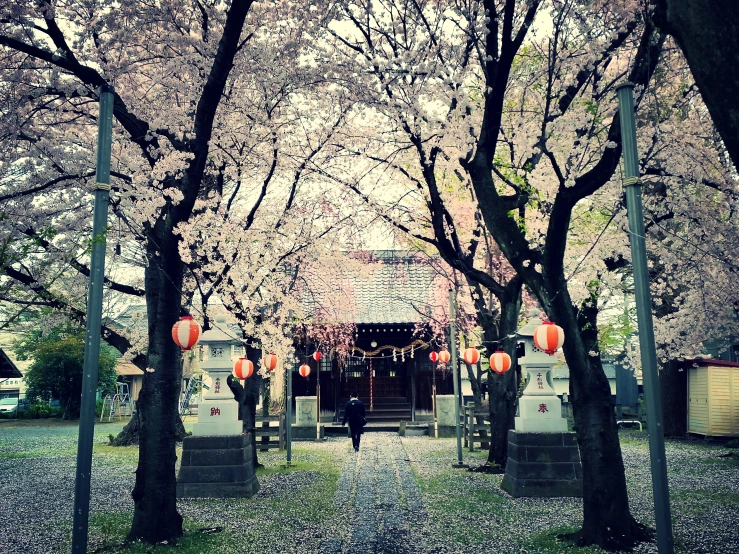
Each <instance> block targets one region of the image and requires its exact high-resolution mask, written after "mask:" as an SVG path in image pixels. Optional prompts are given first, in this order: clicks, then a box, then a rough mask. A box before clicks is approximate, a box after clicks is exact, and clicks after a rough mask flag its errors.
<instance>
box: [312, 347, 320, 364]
mask: <svg viewBox="0 0 739 554" xmlns="http://www.w3.org/2000/svg"><path fill="white" fill-rule="evenodd" d="M313 359H314V360H315V361H317V362H320V361H321V353H320V352H319V351H318V350H316V351H315V352H313Z"/></svg>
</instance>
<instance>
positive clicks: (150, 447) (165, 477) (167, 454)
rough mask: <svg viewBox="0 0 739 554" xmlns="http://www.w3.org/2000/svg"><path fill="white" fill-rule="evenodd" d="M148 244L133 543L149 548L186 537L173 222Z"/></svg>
mask: <svg viewBox="0 0 739 554" xmlns="http://www.w3.org/2000/svg"><path fill="white" fill-rule="evenodd" d="M151 235H153V236H154V237H155V238H150V239H149V241H148V244H147V254H148V257H149V265H148V267H147V268H146V270H145V274H144V275H145V281H146V309H147V316H148V326H149V349H148V360H147V368H146V371H145V372H144V383H143V386H142V387H141V392H140V393H139V401H138V414H139V425H140V433H139V463H138V467H137V469H136V485H135V487H134V489H133V492H132V493H131V496H132V497H133V500H134V514H133V524H132V526H131V532H130V535H129V537H130V538H131V539H141V540H143V541H146V542H149V543H157V542H161V541H164V540H167V541H170V540H173V539H176V538H177V537H180V536H181V535H182V517H181V516H180V514H179V513H178V512H177V503H176V475H175V460H176V454H175V440H176V430H177V420H178V419H179V414H178V413H177V400H178V395H179V385H180V381H181V379H182V356H181V354H180V350H179V347H178V346H177V345H176V344H175V343H174V341H173V340H172V336H171V329H172V326H173V325H174V324H175V322H176V321H177V320H178V318H179V315H180V307H181V298H182V294H181V290H182V278H183V269H184V268H183V264H182V262H181V260H180V256H179V253H178V251H177V241H178V239H177V237H176V236H174V235H173V234H172V220H171V218H170V217H166V218H165V219H160V220H159V221H158V222H157V223H156V225H155V227H154V229H153V230H152V233H151Z"/></svg>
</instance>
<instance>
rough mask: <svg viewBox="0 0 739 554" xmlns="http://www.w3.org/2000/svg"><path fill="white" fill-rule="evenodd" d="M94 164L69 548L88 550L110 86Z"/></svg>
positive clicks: (78, 553) (103, 94)
mask: <svg viewBox="0 0 739 554" xmlns="http://www.w3.org/2000/svg"><path fill="white" fill-rule="evenodd" d="M99 95H100V114H99V116H98V147H97V168H96V173H95V182H96V186H95V209H94V215H93V225H92V256H91V259H90V290H89V293H88V297H87V324H86V329H85V354H84V362H83V373H82V401H81V405H80V428H79V440H78V442H77V470H76V476H75V484H74V516H73V523H72V552H73V553H74V554H84V553H85V552H86V551H87V525H88V514H89V511H90V471H91V468H92V440H93V432H94V430H95V393H96V392H97V382H98V368H99V364H100V326H101V323H102V317H103V280H104V278H105V233H106V227H107V225H108V200H109V197H110V146H111V142H112V140H113V138H112V135H113V87H112V86H110V85H103V86H101V87H100V90H99Z"/></svg>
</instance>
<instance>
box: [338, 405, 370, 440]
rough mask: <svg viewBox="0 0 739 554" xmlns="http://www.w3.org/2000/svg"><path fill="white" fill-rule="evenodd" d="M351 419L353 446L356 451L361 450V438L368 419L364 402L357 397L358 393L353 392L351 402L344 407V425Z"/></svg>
mask: <svg viewBox="0 0 739 554" xmlns="http://www.w3.org/2000/svg"><path fill="white" fill-rule="evenodd" d="M347 421H349V431H350V432H351V434H352V446H353V447H354V451H355V452H359V439H360V437H361V436H362V433H364V426H365V425H366V424H367V420H366V419H365V418H364V404H363V403H362V401H361V400H359V399H358V398H357V393H356V392H353V393H352V394H351V396H350V397H349V402H347V403H346V408H344V421H343V422H342V423H341V425H342V426H344V425H346V422H347Z"/></svg>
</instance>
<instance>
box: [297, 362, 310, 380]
mask: <svg viewBox="0 0 739 554" xmlns="http://www.w3.org/2000/svg"><path fill="white" fill-rule="evenodd" d="M298 373H300V376H301V377H308V375H310V366H309V365H308V364H303V365H301V366H300V368H299V369H298Z"/></svg>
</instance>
